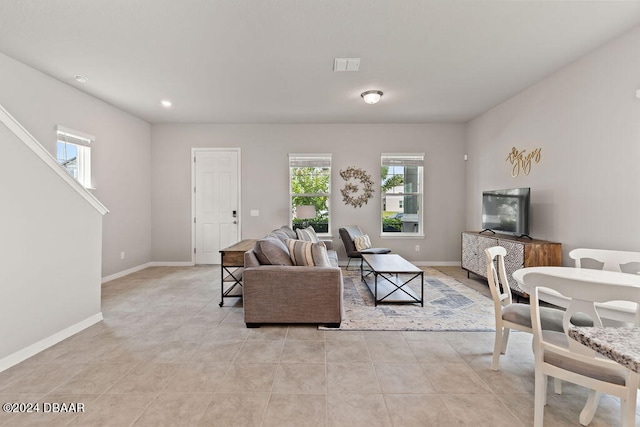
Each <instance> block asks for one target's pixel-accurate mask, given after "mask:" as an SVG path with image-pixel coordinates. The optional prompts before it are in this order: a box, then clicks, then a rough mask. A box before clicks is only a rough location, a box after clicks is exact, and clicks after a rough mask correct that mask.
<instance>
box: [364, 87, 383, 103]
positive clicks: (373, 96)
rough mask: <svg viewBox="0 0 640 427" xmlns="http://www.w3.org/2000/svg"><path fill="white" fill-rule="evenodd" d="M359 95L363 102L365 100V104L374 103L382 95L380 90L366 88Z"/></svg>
mask: <svg viewBox="0 0 640 427" xmlns="http://www.w3.org/2000/svg"><path fill="white" fill-rule="evenodd" d="M360 96H361V97H362V99H364V102H366V103H367V104H376V103H377V102H378V101H380V98H381V97H382V91H379V90H368V91H366V92H362V93H361V94H360Z"/></svg>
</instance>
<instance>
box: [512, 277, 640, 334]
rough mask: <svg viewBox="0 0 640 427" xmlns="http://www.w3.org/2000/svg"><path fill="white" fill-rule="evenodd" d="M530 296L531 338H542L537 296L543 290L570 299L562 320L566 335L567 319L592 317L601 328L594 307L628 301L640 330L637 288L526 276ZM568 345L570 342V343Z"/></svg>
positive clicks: (560, 278)
mask: <svg viewBox="0 0 640 427" xmlns="http://www.w3.org/2000/svg"><path fill="white" fill-rule="evenodd" d="M523 280H524V282H525V283H526V284H527V286H528V287H530V288H531V289H533V292H532V294H531V319H532V329H533V333H534V336H536V334H537V335H538V336H541V331H542V327H541V325H540V316H539V314H538V313H539V310H538V307H539V298H538V296H539V293H540V292H543V291H544V290H546V289H551V290H554V291H556V292H558V293H560V294H561V295H562V296H564V297H566V298H569V299H570V302H569V305H568V306H567V309H566V311H565V313H564V316H563V327H564V331H565V334H567V333H568V330H569V328H570V327H571V326H572V324H571V322H570V319H571V317H572V316H573V315H574V314H576V313H584V314H586V315H588V316H590V317H591V319H592V320H593V324H594V326H599V327H602V326H603V325H602V319H601V318H600V316H599V314H598V311H597V309H596V304H597V303H606V302H610V301H630V302H634V303H636V311H635V321H634V325H635V326H640V287H638V286H633V285H620V284H603V283H601V282H591V281H587V280H580V279H574V278H567V277H559V276H552V275H548V274H544V273H534V272H531V273H527V274H525V275H524V277H523ZM569 342H570V343H571V342H572V340H569Z"/></svg>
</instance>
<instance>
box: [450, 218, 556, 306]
mask: <svg viewBox="0 0 640 427" xmlns="http://www.w3.org/2000/svg"><path fill="white" fill-rule="evenodd" d="M481 233H482V232H478V231H465V232H463V233H462V268H463V269H465V270H467V275H469V273H473V274H477V275H478V276H481V277H484V278H485V279H486V278H487V257H486V255H485V253H484V250H485V249H486V248H490V247H491V246H502V247H504V248H505V249H506V250H507V255H506V256H505V259H504V264H505V267H506V269H507V276H508V280H509V285H510V286H511V290H512V291H513V293H515V294H517V295H520V296H525V297H528V296H529V295H528V294H527V293H526V292H524V291H523V290H522V289H521V288H520V287H519V286H518V282H516V281H515V280H514V279H513V277H512V276H511V275H512V274H513V272H514V271H516V270H518V269H520V268H523V267H538V266H542V265H554V266H561V265H562V244H561V243H554V242H547V241H545V240H536V239H531V238H530V237H529V236H527V238H526V240H521V238H519V237H515V236H510V235H508V234H500V233H496V234H492V235H486V234H481Z"/></svg>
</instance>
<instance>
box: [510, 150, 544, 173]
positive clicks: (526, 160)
mask: <svg viewBox="0 0 640 427" xmlns="http://www.w3.org/2000/svg"><path fill="white" fill-rule="evenodd" d="M541 153H542V148H535V149H534V150H533V151H532V152H530V153H527V150H521V151H518V149H517V148H516V147H513V148H512V149H511V152H510V153H509V154H508V155H507V158H506V160H507V161H508V162H511V164H512V165H513V167H512V168H511V176H512V177H514V178H515V177H516V176H518V175H520V172H522V173H523V174H525V175H529V172H531V163H533V162H536V163H540V157H541V155H542V154H541Z"/></svg>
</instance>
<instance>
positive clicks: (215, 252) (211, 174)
mask: <svg viewBox="0 0 640 427" xmlns="http://www.w3.org/2000/svg"><path fill="white" fill-rule="evenodd" d="M238 158H239V153H238V151H233V150H229V151H222V150H196V151H195V153H194V162H195V163H194V176H195V187H194V198H195V203H194V205H195V207H194V211H195V218H194V230H195V231H194V233H195V239H194V240H195V263H196V264H220V249H223V248H226V247H227V246H230V245H232V244H234V243H236V242H238V241H239V240H240V210H239V204H238V198H239V197H238V188H239V187H238V181H239V173H238V172H239V167H238Z"/></svg>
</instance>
